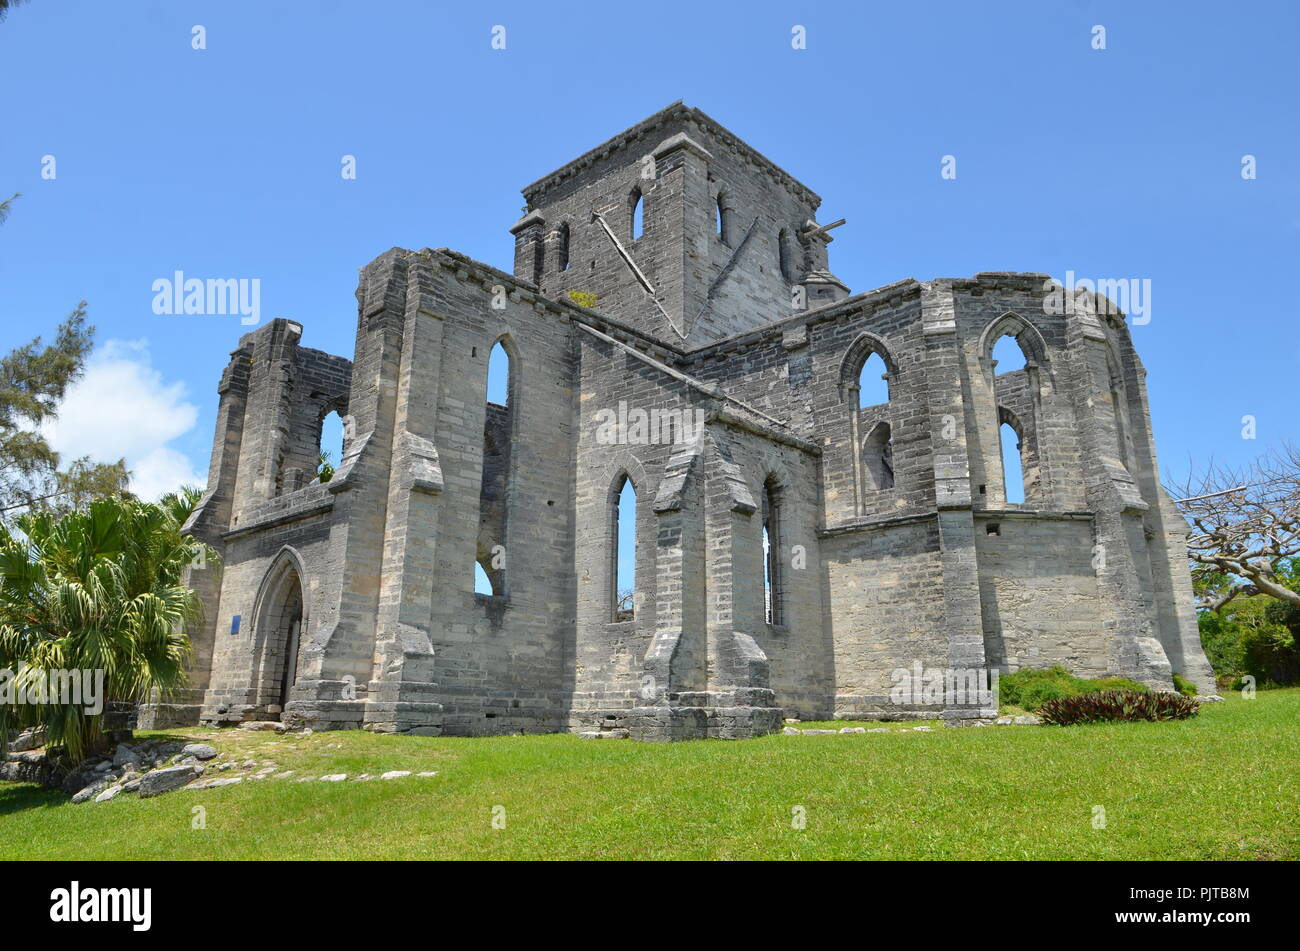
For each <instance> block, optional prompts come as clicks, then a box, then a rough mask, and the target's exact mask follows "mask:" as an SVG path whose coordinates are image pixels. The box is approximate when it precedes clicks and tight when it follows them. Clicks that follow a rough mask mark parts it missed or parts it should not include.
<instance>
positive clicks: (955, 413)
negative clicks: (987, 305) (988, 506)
mask: <svg viewBox="0 0 1300 951" xmlns="http://www.w3.org/2000/svg"><path fill="white" fill-rule="evenodd" d="M921 308H922V332H923V334H924V339H925V368H924V372H925V394H926V395H925V406H926V407H927V409H928V421H929V427H930V433H929V437H930V446H931V450H932V451H931V457H932V464H933V467H934V493H935V505H936V508H937V510H938V521H939V547H940V559H941V562H942V565H943V581H944V585H943V602H944V629H945V631H946V633H947V635H948V666H949V667H952V668H956V669H984V668H986V667H987V657H986V653H985V648H984V627H983V620H982V616H981V612H980V590H979V562H978V559H977V556H976V553H975V518H974V514H973V512H972V507H973V504H974V496H972V494H971V479H970V463H969V458H970V457H969V450H968V447H967V425H968V423H969V420H968V417H967V413H966V407H965V401H964V400H963V398H962V389H963V387H962V382H963V380H962V377H963V372H964V369H965V368H964V367H963V358H962V351H961V347H960V343H959V338H958V335H957V323H956V314H955V305H954V303H953V295H952V285H951V284H950V283H943V282H938V281H936V282H933V283H931V284H928V285H925V286H924V288H923V289H922V294H921ZM975 371H976V372H979V367H978V366H976V368H975ZM996 714H997V710H996V703H995V705H994V708H993V709H980V708H978V707H971V706H961V707H957V706H948V707H946V708H945V710H944V713H943V715H944V718H945V719H949V720H955V721H960V720H964V719H971V718H976V717H981V716H983V717H989V716H996Z"/></svg>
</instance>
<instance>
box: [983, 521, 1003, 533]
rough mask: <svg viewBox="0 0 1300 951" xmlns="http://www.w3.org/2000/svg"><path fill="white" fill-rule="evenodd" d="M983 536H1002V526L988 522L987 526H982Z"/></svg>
mask: <svg viewBox="0 0 1300 951" xmlns="http://www.w3.org/2000/svg"><path fill="white" fill-rule="evenodd" d="M984 534H986V535H1001V534H1002V526H1001V525H999V524H998V523H997V522H989V523H988V524H987V525H985V526H984Z"/></svg>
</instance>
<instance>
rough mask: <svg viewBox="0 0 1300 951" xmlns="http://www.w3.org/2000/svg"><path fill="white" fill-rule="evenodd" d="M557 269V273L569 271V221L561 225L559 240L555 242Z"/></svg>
mask: <svg viewBox="0 0 1300 951" xmlns="http://www.w3.org/2000/svg"><path fill="white" fill-rule="evenodd" d="M555 269H556V270H557V271H567V270H568V269H569V223H568V222H567V221H566V222H564V223H563V224H561V225H560V230H559V236H558V240H557V241H556V242H555Z"/></svg>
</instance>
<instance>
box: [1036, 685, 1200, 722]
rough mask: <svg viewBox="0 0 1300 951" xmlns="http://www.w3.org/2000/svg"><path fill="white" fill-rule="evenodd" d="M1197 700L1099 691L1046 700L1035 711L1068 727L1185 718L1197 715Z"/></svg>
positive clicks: (1163, 693)
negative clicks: (1111, 722) (1082, 724)
mask: <svg viewBox="0 0 1300 951" xmlns="http://www.w3.org/2000/svg"><path fill="white" fill-rule="evenodd" d="M1200 707H1201V705H1200V703H1199V702H1198V701H1196V700H1193V699H1192V698H1191V697H1184V696H1183V695H1182V694H1180V693H1171V692H1167V691H1157V692H1155V693H1150V692H1148V693H1139V692H1137V691H1135V690H1102V691H1098V692H1095V693H1084V694H1079V695H1078V696H1076V697H1062V698H1060V699H1059V700H1049V701H1047V702H1046V703H1044V704H1043V706H1042V708H1041V709H1040V710H1039V711H1038V715H1039V717H1041V718H1042V721H1043V722H1044V723H1047V724H1050V725H1053V726H1071V725H1073V724H1076V723H1104V722H1109V721H1122V720H1151V721H1161V720H1186V719H1187V718H1188V717H1193V716H1196V714H1197V712H1198V711H1199V710H1200Z"/></svg>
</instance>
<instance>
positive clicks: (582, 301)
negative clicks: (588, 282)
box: [569, 291, 596, 310]
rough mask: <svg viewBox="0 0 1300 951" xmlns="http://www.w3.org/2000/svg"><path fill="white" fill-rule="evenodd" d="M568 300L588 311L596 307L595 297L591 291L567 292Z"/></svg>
mask: <svg viewBox="0 0 1300 951" xmlns="http://www.w3.org/2000/svg"><path fill="white" fill-rule="evenodd" d="M569 300H571V301H573V302H574V303H575V304H577V305H578V306H579V307H586V308H587V309H588V310H590V309H591V308H593V307H595V306H596V295H595V294H593V293H591V291H569Z"/></svg>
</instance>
